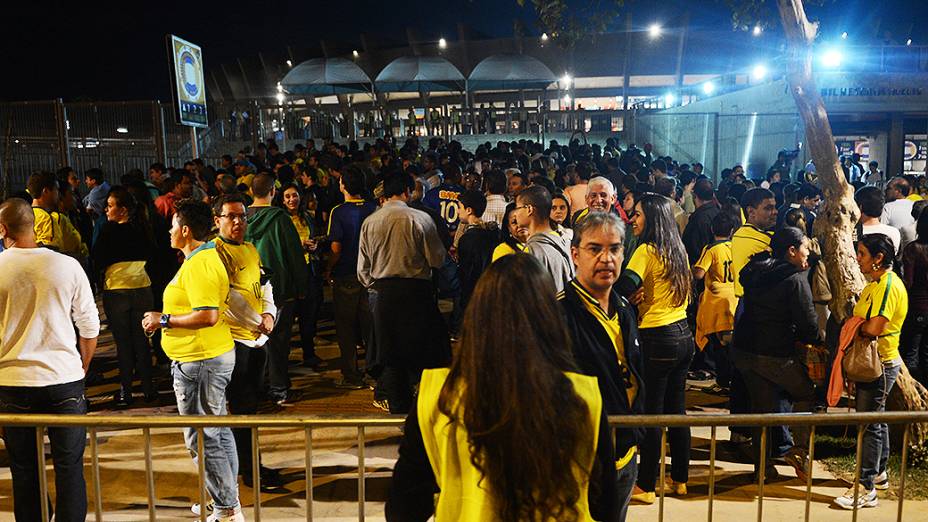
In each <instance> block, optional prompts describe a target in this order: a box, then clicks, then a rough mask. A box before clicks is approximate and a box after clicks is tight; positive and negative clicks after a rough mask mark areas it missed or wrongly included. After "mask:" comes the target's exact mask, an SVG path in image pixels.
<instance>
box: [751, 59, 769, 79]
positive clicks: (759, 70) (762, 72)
mask: <svg viewBox="0 0 928 522" xmlns="http://www.w3.org/2000/svg"><path fill="white" fill-rule="evenodd" d="M751 77H752V78H754V80H755V81H760V80H763V79H764V78H766V77H767V66H766V65H764V64H762V63H759V64H757V65H755V66H754V69H753V70H752V71H751Z"/></svg>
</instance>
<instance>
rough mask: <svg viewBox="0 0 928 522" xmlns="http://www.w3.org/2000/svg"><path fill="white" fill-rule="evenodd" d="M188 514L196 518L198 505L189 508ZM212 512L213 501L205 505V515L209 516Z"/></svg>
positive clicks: (198, 511) (198, 512) (198, 510)
mask: <svg viewBox="0 0 928 522" xmlns="http://www.w3.org/2000/svg"><path fill="white" fill-rule="evenodd" d="M190 512H191V513H193V514H194V515H196V516H200V505H199V504H194V505H192V506H190ZM212 512H213V501H212V500H210V501H209V502H207V503H206V513H207V514H211V513H212Z"/></svg>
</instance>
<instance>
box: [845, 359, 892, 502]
mask: <svg viewBox="0 0 928 522" xmlns="http://www.w3.org/2000/svg"><path fill="white" fill-rule="evenodd" d="M900 370H901V366H898V365H897V366H886V365H885V364H884V365H883V376H882V377H880V378H878V379H877V380H875V381H873V382H858V383H856V384H857V411H885V410H886V397H888V396H889V392H890V391H891V390H892V389H893V385H894V384H895V383H896V378H898V377H899V371H900ZM888 461H889V426H887V425H886V423H884V422H881V423H877V424H868V425H867V427H866V429H865V430H864V440H863V448H862V449H861V454H860V485H861V486H863V487H864V488H866V490H867V491H869V490H871V489H873V479H874V478H876V476H877V475H879V474H880V473H882V472H884V471H886V463H887V462H888Z"/></svg>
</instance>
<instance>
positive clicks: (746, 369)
mask: <svg viewBox="0 0 928 522" xmlns="http://www.w3.org/2000/svg"><path fill="white" fill-rule="evenodd" d="M732 357H733V359H734V361H735V365H736V366H737V367H738V370H739V371H740V372H741V376H742V377H743V378H744V382H745V384H746V385H747V388H748V394H749V396H750V398H751V412H752V413H787V412H789V411H790V410H792V411H794V412H809V411H812V406H813V405H814V404H815V385H814V384H812V381H811V380H810V379H809V374H808V371H807V370H806V367H805V365H803V364H802V363H801V362H800V361H799V360H798V359H797V358H796V357H768V356H764V355H757V354H753V353H750V352H746V351H743V350H738V349H736V350H735V351H734V352H733V353H732ZM790 405H792V408H790ZM782 429H783V428H781V427H773V428H771V431H770V433H771V439H770V443H769V444H768V445H767V448H766V453H767V456H766V459H767V462H768V463H769V462H770V458H771V457H772V456H774V455H777V454H781V453H783V451H784V449H785V450H796V451H802V452H805V451H806V448H808V447H809V429H808V428H807V427H796V428H793V429H792V431H793V434H794V435H795V438H790V439H789V440H784V439H782V437H780V436H776V437H775V436H774V434H776V433H777V432H778V431H781V430H782ZM760 430H761V428H757V429H755V430H754V434H753V441H752V442H753V449H754V458H755V461H754V462H755V464H757V463H759V462H760ZM792 441H795V445H793V444H792V443H791V442H792ZM787 443H790V444H789V445H790V446H791V447H790V448H783V447H782V446H783V445H785V444H787Z"/></svg>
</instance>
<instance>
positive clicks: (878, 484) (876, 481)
mask: <svg viewBox="0 0 928 522" xmlns="http://www.w3.org/2000/svg"><path fill="white" fill-rule="evenodd" d="M873 487H874V488H875V489H878V490H880V491H886V490H887V489H889V475H888V474H887V473H886V472H885V471H884V472H883V473H880V474H879V475H877V476H875V477H873Z"/></svg>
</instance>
